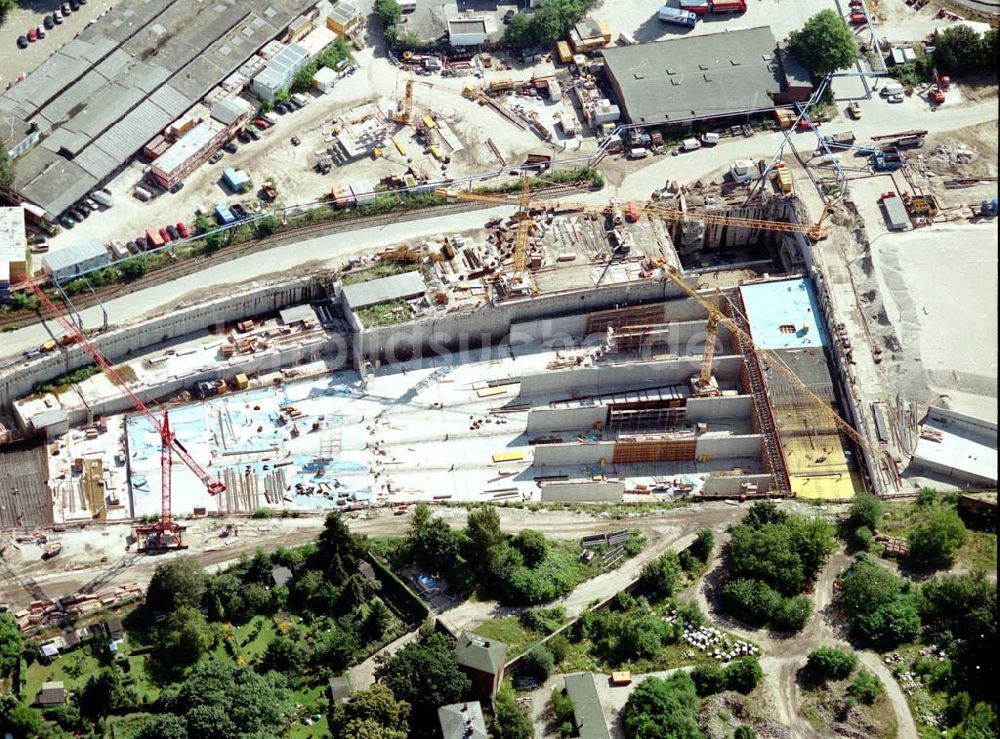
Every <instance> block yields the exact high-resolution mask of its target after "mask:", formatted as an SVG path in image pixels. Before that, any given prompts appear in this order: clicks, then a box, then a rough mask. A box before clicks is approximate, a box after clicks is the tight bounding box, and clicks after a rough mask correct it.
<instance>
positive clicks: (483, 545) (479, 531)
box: [465, 505, 503, 556]
mask: <svg viewBox="0 0 1000 739" xmlns="http://www.w3.org/2000/svg"><path fill="white" fill-rule="evenodd" d="M465 535H466V536H467V537H469V552H470V553H474V554H475V555H476V556H482V554H483V552H486V551H487V550H489V548H490V547H492V546H493V545H494V544H498V543H499V542H500V541H502V540H503V532H501V531H500V514H499V513H497V509H496V508H495V507H494V506H491V505H483V506H479V507H478V508H473V509H472V510H471V511H469V518H468V519H467V520H466V524H465Z"/></svg>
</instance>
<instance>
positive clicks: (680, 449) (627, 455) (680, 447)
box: [611, 439, 698, 464]
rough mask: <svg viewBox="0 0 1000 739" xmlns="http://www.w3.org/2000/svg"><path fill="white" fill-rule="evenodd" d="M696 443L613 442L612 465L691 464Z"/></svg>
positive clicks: (686, 440) (656, 440)
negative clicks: (648, 463)
mask: <svg viewBox="0 0 1000 739" xmlns="http://www.w3.org/2000/svg"><path fill="white" fill-rule="evenodd" d="M697 446H698V442H697V441H695V440H694V439H653V440H647V441H640V440H637V439H623V440H621V441H617V442H615V448H614V452H613V453H612V456H611V461H612V462H613V463H614V464H630V463H642V462H692V461H694V458H695V451H696V449H697Z"/></svg>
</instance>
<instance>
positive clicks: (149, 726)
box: [134, 713, 188, 739]
mask: <svg viewBox="0 0 1000 739" xmlns="http://www.w3.org/2000/svg"><path fill="white" fill-rule="evenodd" d="M134 739H188V731H187V721H185V720H184V719H183V718H181V717H180V716H177V715H176V714H173V713H161V714H158V715H156V716H153V717H151V718H150V719H149V721H147V722H146V723H145V724H143V726H142V728H141V729H139V731H138V732H136V734H135V737H134Z"/></svg>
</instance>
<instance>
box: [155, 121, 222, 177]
mask: <svg viewBox="0 0 1000 739" xmlns="http://www.w3.org/2000/svg"><path fill="white" fill-rule="evenodd" d="M228 136H229V131H228V129H227V128H226V126H224V125H223V124H221V123H219V122H218V121H215V120H212V119H209V120H207V121H202V122H201V123H199V124H198V125H197V126H195V127H194V128H192V129H191V130H190V131H188V132H187V133H186V134H184V135H183V136H182V137H181V138H179V139H178V140H177V142H176V143H175V144H174V145H173V146H171V147H170V148H169V149H167V150H166V151H165V152H164V153H163V154H161V155H160V156H159V157H157V159H156V163H155V164H153V166H151V167H150V168H149V172H148V173H147V174H148V176H149V177H151V178H152V179H153V180H155V181H156V183H157V184H158V185H159V186H160V187H162V188H164V189H166V190H169V189H170V188H171V187H173V186H174V185H175V184H177V183H178V182H180V181H182V180H183V179H184V178H185V177H187V176H188V174H190V173H191V171H192V170H193V169H194V168H195V167H197V166H198V165H199V164H200V163H201V162H202V161H203V160H204V159H206V158H207V157H209V156H211V155H212V152H214V151H215V150H216V149H218V148H219V147H220V146H222V144H223V143H225V140H226V139H227V138H228Z"/></svg>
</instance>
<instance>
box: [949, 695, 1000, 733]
mask: <svg viewBox="0 0 1000 739" xmlns="http://www.w3.org/2000/svg"><path fill="white" fill-rule="evenodd" d="M996 735H997V716H996V713H995V712H994V710H993V707H992V706H991V705H989V704H988V703H977V704H976V705H974V706H973V707H972V711H970V712H969V715H968V716H967V717H966V719H965V721H963V722H962V726H961V727H960V728H959V730H958V732H957V733H956V734H954V735H953V736H954V737H956V739H995V738H996Z"/></svg>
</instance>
